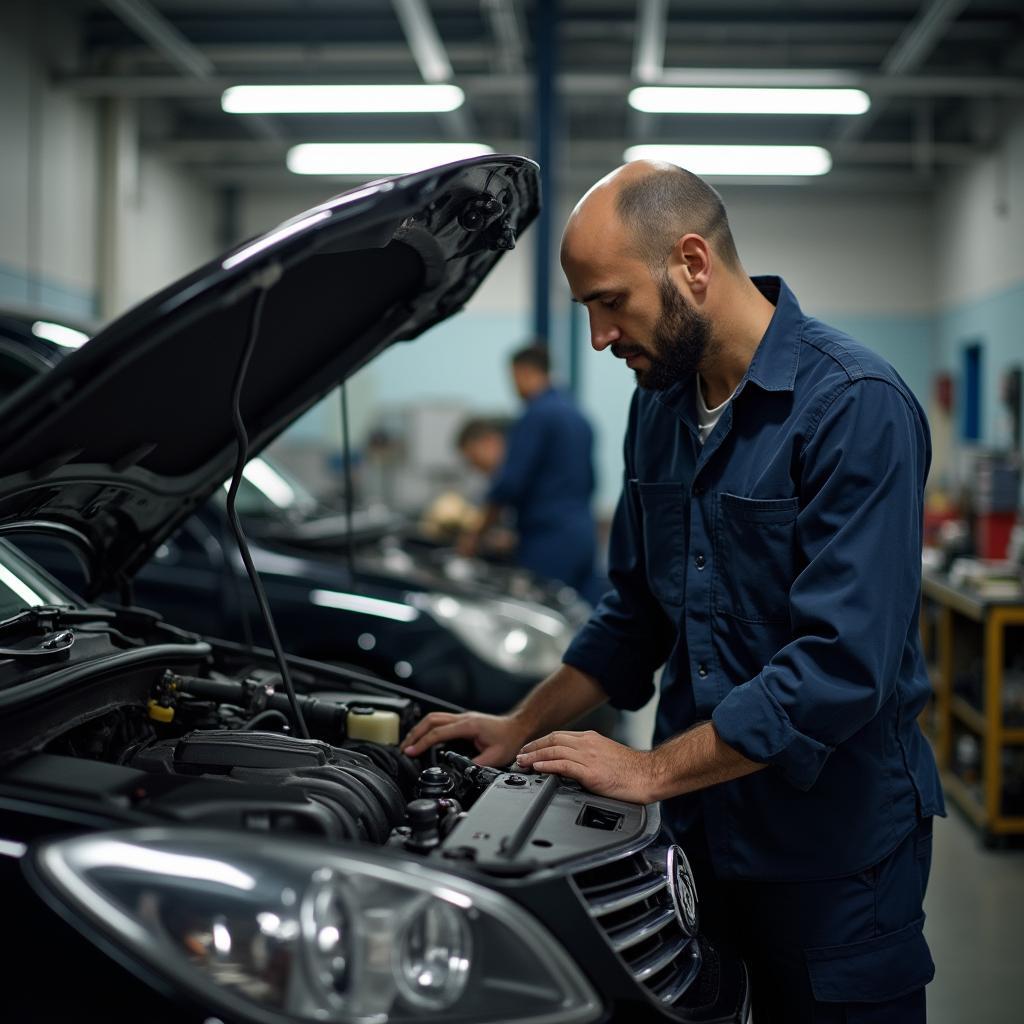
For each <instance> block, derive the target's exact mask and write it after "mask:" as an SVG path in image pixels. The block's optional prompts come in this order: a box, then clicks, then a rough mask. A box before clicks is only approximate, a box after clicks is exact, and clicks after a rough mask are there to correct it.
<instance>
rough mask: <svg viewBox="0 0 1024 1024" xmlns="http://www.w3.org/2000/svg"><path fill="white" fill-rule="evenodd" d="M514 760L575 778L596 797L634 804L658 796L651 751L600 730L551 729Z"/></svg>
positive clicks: (656, 770) (528, 745)
mask: <svg viewBox="0 0 1024 1024" xmlns="http://www.w3.org/2000/svg"><path fill="white" fill-rule="evenodd" d="M516 760H517V761H518V763H519V764H521V765H522V766H523V767H530V768H533V770H534V771H538V772H551V773H553V774H556V775H564V776H566V777H567V778H570V779H575V780H576V781H577V782H579V783H581V784H582V785H584V786H586V788H587V789H589V790H590V791H591V792H592V793H596V794H597V795H598V796H610V797H614V798H615V799H616V800H626V801H628V802H630V803H634V804H649V803H653V802H654V801H655V800H657V799H658V796H657V795H656V794H657V793H658V790H659V784H658V764H657V759H656V757H655V754H654V752H653V751H650V750H634V749H633V748H632V747H626V746H623V745H622V744H621V743H616V742H615V741H614V740H610V739H608V737H607V736H602V735H601V734H600V733H596V732H592V731H588V732H552V733H549V734H548V735H547V736H542V737H541V738H540V739H539V740H534V741H533V742H532V743H527V744H526V746H525V747H523V749H522V750H521V751H520V752H519V755H518V756H517V758H516Z"/></svg>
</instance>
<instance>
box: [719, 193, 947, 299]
mask: <svg viewBox="0 0 1024 1024" xmlns="http://www.w3.org/2000/svg"><path fill="white" fill-rule="evenodd" d="M723 198H724V199H725V202H726V206H727V208H728V210H729V220H730V222H731V224H732V230H733V235H734V236H735V238H736V243H737V245H738V247H739V251H740V258H741V259H742V260H743V265H744V266H745V267H746V269H747V271H748V272H749V273H751V274H780V275H781V276H782V277H784V278H785V279H786V283H787V284H788V285H789V286H790V287H791V288H792V289H793V291H794V292H795V293H796V296H797V298H798V299H799V300H800V302H801V305H802V306H803V307H804V310H805V312H808V313H813V314H815V315H822V316H831V317H835V316H837V315H840V314H848V313H854V314H858V315H860V314H864V313H870V314H872V315H875V316H890V315H903V314H926V315H927V314H930V313H931V311H932V308H933V305H934V301H935V290H934V270H933V266H932V255H933V252H934V245H933V230H932V216H931V214H932V210H931V203H930V200H929V198H928V197H927V196H925V195H914V194H908V195H894V196H873V195H868V194H855V193H854V194H851V193H846V194H844V193H828V192H824V191H823V192H819V193H816V194H815V193H809V194H807V195H804V194H802V190H801V188H800V186H792V187H778V188H775V189H773V190H772V191H771V192H768V191H766V190H763V189H758V190H756V192H755V191H754V190H752V189H737V188H734V189H731V190H730V189H725V190H723Z"/></svg>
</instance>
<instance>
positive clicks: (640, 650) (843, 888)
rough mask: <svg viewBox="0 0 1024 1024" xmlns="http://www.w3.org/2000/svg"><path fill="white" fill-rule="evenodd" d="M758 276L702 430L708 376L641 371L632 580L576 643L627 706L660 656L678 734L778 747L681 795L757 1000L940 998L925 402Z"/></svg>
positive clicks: (683, 826) (623, 539)
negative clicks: (742, 353)
mask: <svg viewBox="0 0 1024 1024" xmlns="http://www.w3.org/2000/svg"><path fill="white" fill-rule="evenodd" d="M754 281H755V284H756V285H757V287H758V288H759V289H760V290H761V292H762V293H763V294H764V295H765V296H766V297H767V298H768V299H769V301H771V302H772V303H773V304H774V305H775V307H776V308H775V313H774V316H773V318H772V321H771V324H770V325H769V327H768V330H767V332H766V333H765V335H764V337H763V339H762V340H761V343H760V345H759V347H758V349H757V351H756V353H755V354H754V357H753V359H752V361H751V363H750V366H749V367H748V369H747V372H746V374H745V375H744V377H743V379H742V381H741V382H740V384H739V387H738V389H737V391H736V393H735V396H734V397H733V399H732V401H731V403H730V404H729V405H728V407H727V408H726V409H725V410H724V412H723V413H722V416H721V419H720V420H719V422H718V424H717V425H716V427H715V429H714V431H713V432H712V433H711V434H710V436H709V437H708V439H707V442H706V443H705V444H704V445H703V446H701V445H700V443H699V440H698V433H697V414H696V393H695V389H696V381H695V379H694V378H693V377H692V376H691V377H688V378H687V379H685V380H680V381H679V382H678V383H676V384H674V385H672V386H671V387H670V388H668V389H666V390H665V391H661V392H654V391H644V390H642V389H638V390H637V391H636V393H635V395H634V397H633V403H632V407H631V411H630V417H629V427H628V430H627V434H626V442H625V483H624V487H623V492H622V496H621V498H620V501H619V505H618V508H617V511H616V514H615V519H614V523H613V527H612V534H611V538H610V546H609V576H610V578H611V582H612V585H613V589H612V590H610V591H609V592H608V593H607V594H606V595H605V597H604V598H603V600H602V601H601V603H600V604H599V606H598V607H597V609H596V610H595V612H594V614H593V617H592V618H591V620H590V621H589V623H588V624H587V625H586V626H584V627H583V629H582V630H581V632H580V633H579V635H578V636H577V638H576V639H575V641H574V642H573V644H572V646H571V647H570V648H569V650H568V652H567V653H566V655H565V658H564V660H565V662H566V663H567V664H569V665H573V666H576V667H577V668H579V669H581V670H583V671H584V672H587V673H589V674H590V675H592V676H594V677H596V678H597V679H598V681H599V682H600V683H601V685H602V686H603V687H604V688H605V689H606V690H607V692H608V694H609V697H610V699H611V702H612V704H614V705H615V706H618V707H621V708H638V707H640V706H642V705H643V704H644V703H645V702H646V701H647V699H648V698H649V696H650V695H651V693H652V692H653V682H652V675H653V673H654V672H655V670H656V669H657V668H659V667H660V666H662V665H664V672H663V674H662V678H661V695H660V702H659V707H658V716H657V725H656V734H655V740H656V741H659V740H663V739H665V738H667V737H669V736H672V735H674V734H676V733H678V732H680V731H682V730H684V729H686V728H687V727H689V726H691V725H693V724H694V723H696V722H699V721H703V720H708V719H710V720H711V721H713V722H714V724H715V727H716V728H717V730H718V733H719V734H720V736H721V737H722V739H723V740H724V741H725V742H726V743H728V744H730V745H731V746H733V747H734V748H736V749H737V750H738V751H740V752H741V753H742V754H744V755H745V756H746V757H748V758H750V759H751V760H753V761H757V762H761V763H764V764H766V765H767V766H768V767H767V768H765V769H763V770H761V771H758V772H755V773H754V774H751V775H748V776H746V777H744V778H741V779H737V780H735V781H732V782H728V783H725V784H722V785H718V786H713V787H711V788H709V789H706V790H703V791H701V792H699V793H696V794H691V795H689V796H686V797H678V798H675V799H673V800H670V801H667V802H666V803H665V805H664V807H663V810H664V813H665V819H666V822H667V824H668V825H669V826H670V827H671V828H672V830H673V831H674V832H675V833H676V835H677V836H678V837H679V838H680V841H681V842H682V844H683V846H684V849H686V850H687V851H688V853H689V854H690V856H691V859H692V860H694V861H695V862H696V863H695V868H696V871H697V874H698V881H699V882H701V886H702V888H703V893H702V894H701V892H700V891H699V893H698V895H699V896H700V897H701V901H702V907H703V910H704V919H705V924H706V926H707V927H708V930H709V931H710V932H711V933H712V934H713V935H717V936H718V937H719V938H720V940H721V941H725V942H730V943H732V944H734V945H735V946H736V947H738V949H739V951H740V952H741V953H742V954H743V955H744V956H746V957H747V958H748V960H749V962H750V964H751V966H752V969H753V976H754V977H753V982H754V984H753V988H754V995H755V1019H756V1020H757V1024H768V1022H772V1024H775V1022H778V1024H799V1022H802V1021H815V1022H817V1021H861V1020H863V1021H868V1020H870V1021H873V1022H878V1024H881V1022H883V1021H884V1022H889V1021H892V1022H895V1021H900V1022H904V1021H917V1020H923V1019H924V1016H923V1015H924V985H925V984H926V983H927V982H928V981H930V980H931V977H932V975H933V973H934V968H933V966H932V961H931V957H930V955H929V952H928V947H927V944H926V943H925V940H924V937H923V934H922V930H921V929H922V924H923V912H922V910H921V900H922V897H923V894H924V888H925V885H926V883H927V875H928V868H929V866H930V850H931V847H930V840H931V819H932V816H933V815H936V814H943V813H944V805H943V800H942V793H941V789H940V785H939V779H938V773H937V771H936V766H935V762H934V759H933V756H932V753H931V749H930V748H929V746H928V744H927V742H926V741H925V739H924V737H923V736H922V734H921V731H920V729H919V727H918V724H917V716H918V714H919V713H920V711H921V710H922V708H923V707H924V705H925V702H926V700H927V698H928V694H929V692H930V686H929V681H928V677H927V674H926V670H925V664H924V660H923V657H922V652H921V647H920V638H919V634H918V613H919V605H920V577H921V532H922V514H923V491H924V483H925V478H926V476H927V472H928V466H929V462H930V458H931V448H930V440H929V435H928V427H927V422H926V420H925V416H924V413H923V412H922V410H921V408H920V406H919V404H918V402H917V401H916V399H915V398H914V396H913V394H912V393H911V392H910V390H909V389H908V388H907V386H906V384H904V383H903V381H902V380H901V379H900V378H899V376H898V375H897V374H896V372H895V371H894V370H893V369H892V367H890V366H889V365H888V364H887V363H886V362H885V361H884V360H883V359H882V358H881V357H879V356H878V355H876V354H875V353H873V352H871V351H869V350H868V349H866V348H863V347H862V346H860V345H858V344H857V343H855V342H854V341H853V340H852V339H850V338H848V337H847V336H846V335H844V334H842V333H841V332H840V331H838V330H835V329H834V328H832V327H829V326H827V325H826V324H823V323H821V322H820V321H817V320H815V319H813V318H811V317H807V316H805V315H804V314H803V313H802V311H801V310H800V307H799V305H798V304H797V301H796V299H795V297H794V296H793V294H792V293H791V292H790V290H789V289H788V288H787V287H786V285H785V284H784V283H783V282H782V281H781V279H779V278H775V277H765V278H755V279H754ZM701 886H699V887H698V888H699V890H700V889H701Z"/></svg>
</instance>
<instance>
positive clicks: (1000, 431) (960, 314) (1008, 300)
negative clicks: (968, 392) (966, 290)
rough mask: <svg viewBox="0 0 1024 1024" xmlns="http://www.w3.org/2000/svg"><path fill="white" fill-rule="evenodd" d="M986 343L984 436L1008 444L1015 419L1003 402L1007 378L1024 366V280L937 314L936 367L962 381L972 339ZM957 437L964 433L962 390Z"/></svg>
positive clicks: (991, 441) (989, 442)
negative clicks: (1010, 371)
mask: <svg viewBox="0 0 1024 1024" xmlns="http://www.w3.org/2000/svg"><path fill="white" fill-rule="evenodd" d="M977 343H980V344H981V346H982V375H983V388H982V400H981V401H982V421H981V422H982V437H981V441H982V443H983V444H985V445H994V446H999V447H1003V446H1005V445H1006V444H1007V443H1008V442H1009V439H1010V438H1009V421H1008V418H1007V415H1006V412H1005V409H1004V407H1003V405H1002V402H1001V401H1000V397H999V396H1000V390H1001V381H1002V378H1003V375H1004V374H1005V373H1006V371H1007V370H1008V369H1009V368H1010V367H1011V366H1021V365H1024V282H1021V283H1018V284H1016V285H1012V286H1011V287H1009V288H1006V289H1003V290H1002V291H999V292H996V293H995V294H994V295H990V296H988V297H987V298H984V299H979V300H976V301H973V302H967V303H963V304H960V305H957V306H954V307H953V308H951V309H948V310H946V311H944V312H942V313H940V314H939V315H938V317H936V324H935V366H936V369H937V370H944V371H946V372H948V373H951V374H953V377H954V380H955V381H956V387H957V389H959V387H960V385H961V381H960V376H961V373H962V364H963V350H964V348H965V347H966V346H967V345H968V344H977ZM956 406H957V413H958V416H957V420H956V423H957V427H956V436H957V437H959V436H960V423H959V412H960V410H962V408H963V400H962V397H961V396H960V395H959V393H958V394H957V400H956Z"/></svg>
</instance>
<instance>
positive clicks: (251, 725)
mask: <svg viewBox="0 0 1024 1024" xmlns="http://www.w3.org/2000/svg"><path fill="white" fill-rule="evenodd" d="M271 718H276V719H279V720H280V721H281V723H282V724H283V725H284V726H285V728H290V727H291V722H289V721H288V716H287V715H286V714H285V713H284V712H283V711H278V710H277V708H267V709H266V711H261V712H260V713H259V714H258V715H255V716H254V717H253V718H250V719H249V721H248V722H246V723H245V725H243V726H242V728H241V730H239V731H240V732H248V731H250V730H252V729H257V728H259V726H260V725H262V724H263V723H264V722H267V721H269V720H270V719H271Z"/></svg>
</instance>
